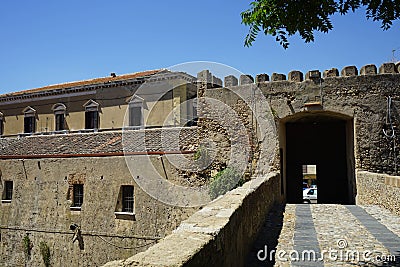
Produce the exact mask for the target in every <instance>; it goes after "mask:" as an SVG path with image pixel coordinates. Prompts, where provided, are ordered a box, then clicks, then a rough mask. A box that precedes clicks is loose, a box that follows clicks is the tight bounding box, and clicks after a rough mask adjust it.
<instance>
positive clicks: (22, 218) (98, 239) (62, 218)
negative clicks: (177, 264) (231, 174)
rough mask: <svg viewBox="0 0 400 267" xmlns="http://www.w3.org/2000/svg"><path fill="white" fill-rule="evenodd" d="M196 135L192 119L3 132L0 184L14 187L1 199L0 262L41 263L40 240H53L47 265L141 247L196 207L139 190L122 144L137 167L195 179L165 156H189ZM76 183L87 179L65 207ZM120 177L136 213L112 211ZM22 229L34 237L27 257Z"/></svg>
mask: <svg viewBox="0 0 400 267" xmlns="http://www.w3.org/2000/svg"><path fill="white" fill-rule="evenodd" d="M176 140H181V142H180V145H181V147H179V146H178V147H176V146H175V145H174V143H175V142H173V141H176ZM196 140H197V129H196V127H192V128H171V129H164V130H163V131H161V130H160V129H151V130H141V131H128V132H126V133H124V134H123V133H121V132H107V133H87V134H69V135H52V136H32V137H24V138H5V139H0V145H1V153H0V157H1V158H2V160H1V161H0V190H1V191H2V192H4V185H5V182H6V181H12V182H13V187H14V190H13V197H12V200H11V201H5V200H3V201H2V203H1V206H0V223H1V233H0V238H1V240H0V244H1V247H0V255H1V257H0V266H13V267H14V266H41V264H42V256H41V254H40V250H39V244H40V242H46V243H47V245H48V246H49V247H50V253H51V260H50V261H51V264H52V266H99V265H101V264H104V263H106V262H108V261H111V260H115V259H121V258H127V257H129V256H131V255H133V254H136V253H138V252H140V251H143V250H145V249H146V248H148V247H149V246H151V245H152V244H154V243H155V242H156V241H157V240H159V239H160V238H162V237H164V236H166V235H168V234H169V233H171V231H172V230H174V229H175V228H176V227H177V226H178V225H179V223H180V222H181V221H182V220H184V219H186V218H187V217H188V216H189V215H191V214H192V213H193V212H195V211H196V209H195V208H180V207H173V206H170V205H167V204H164V203H162V202H160V201H159V200H158V199H155V198H153V197H152V196H150V195H149V194H148V193H146V192H144V191H143V190H142V189H141V188H140V187H139V186H138V185H137V184H136V182H135V180H134V179H133V178H132V175H131V173H130V171H129V169H128V167H127V164H126V159H125V157H124V156H123V155H124V151H125V152H127V153H129V156H127V158H128V159H129V160H130V161H132V162H133V164H134V171H137V172H138V173H144V172H146V171H147V170H149V169H152V168H154V169H155V171H156V172H158V173H159V174H160V176H162V177H165V176H166V177H167V178H168V179H169V181H171V182H172V183H175V184H178V185H186V186H193V185H192V183H193V181H191V180H188V179H187V177H184V176H182V175H181V173H179V170H177V169H176V167H175V166H173V165H171V164H170V162H169V161H168V160H167V159H162V157H164V156H163V153H171V154H168V156H169V157H174V156H175V155H174V153H178V152H179V151H181V150H182V151H184V152H187V153H188V154H187V156H188V157H193V152H194V149H195V147H194V145H195V144H196ZM176 143H178V142H176ZM124 149H125V150H124ZM177 155H178V154H177ZM148 157H150V161H148V160H147V159H148ZM164 169H165V171H164ZM74 183H82V184H84V199H83V204H82V207H81V209H80V210H76V209H71V208H70V206H71V204H72V200H71V196H70V192H71V191H70V190H71V186H72V185H73V184H74ZM122 185H132V186H134V196H135V199H134V208H135V212H134V215H124V214H122V215H121V214H118V213H115V212H116V211H117V206H118V204H117V201H118V198H119V194H120V190H121V186H122ZM72 224H77V225H78V226H79V227H80V229H81V233H82V238H83V247H82V248H81V247H80V244H79V242H78V241H75V242H73V241H72V240H73V236H74V231H72V230H70V225H72ZM26 235H28V236H29V239H30V240H31V242H32V244H33V247H32V251H31V256H29V257H26V255H25V253H24V245H23V239H24V238H25V236H26Z"/></svg>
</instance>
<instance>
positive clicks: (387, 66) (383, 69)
mask: <svg viewBox="0 0 400 267" xmlns="http://www.w3.org/2000/svg"><path fill="white" fill-rule="evenodd" d="M386 73H397V69H396V65H395V64H394V63H383V64H382V65H381V66H380V67H379V74H386Z"/></svg>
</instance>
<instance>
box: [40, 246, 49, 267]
mask: <svg viewBox="0 0 400 267" xmlns="http://www.w3.org/2000/svg"><path fill="white" fill-rule="evenodd" d="M39 248H40V254H42V258H43V263H44V266H46V267H49V266H50V248H49V246H48V245H47V243H46V242H44V241H41V242H40V244H39Z"/></svg>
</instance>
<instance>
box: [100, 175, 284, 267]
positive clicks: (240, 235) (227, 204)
mask: <svg viewBox="0 0 400 267" xmlns="http://www.w3.org/2000/svg"><path fill="white" fill-rule="evenodd" d="M279 183H280V178H279V174H277V173H270V174H269V175H268V176H266V177H259V178H257V179H253V180H251V181H249V182H247V183H245V184H244V185H243V186H241V187H239V188H237V189H234V190H232V191H230V192H228V193H227V194H225V195H224V196H222V197H220V198H218V199H216V200H214V201H213V202H211V203H209V204H208V205H206V206H205V207H203V208H202V209H201V210H200V211H198V212H196V213H195V214H193V215H192V216H191V217H189V218H188V219H187V220H185V221H183V222H182V223H181V225H180V226H179V227H178V229H177V230H175V231H174V233H173V234H171V235H169V236H167V237H166V238H165V239H163V240H162V241H160V242H159V243H158V244H156V245H154V246H152V247H151V248H150V249H148V250H147V251H145V252H142V253H139V254H137V255H135V256H133V257H131V258H128V259H126V260H120V261H114V262H110V263H108V264H106V265H105V266H107V267H117V266H118V267H122V266H149V267H150V266H153V267H156V266H160V267H161V266H187V267H189V266H190V267H194V266H199V267H200V266H221V267H223V266H226V267H234V266H243V264H244V261H245V259H246V256H247V253H248V252H249V249H250V247H251V244H252V243H253V241H254V238H255V236H256V234H257V233H258V231H259V229H260V227H261V226H262V224H263V222H264V220H265V216H266V214H267V213H268V211H269V210H270V209H271V207H272V205H273V204H274V203H277V202H281V201H282V196H281V195H280V193H279V186H280V185H279Z"/></svg>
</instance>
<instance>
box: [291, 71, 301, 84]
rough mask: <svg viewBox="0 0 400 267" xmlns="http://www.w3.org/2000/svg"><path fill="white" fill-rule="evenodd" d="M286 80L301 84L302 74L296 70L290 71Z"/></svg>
mask: <svg viewBox="0 0 400 267" xmlns="http://www.w3.org/2000/svg"><path fill="white" fill-rule="evenodd" d="M288 80H289V81H291V82H302V81H303V73H302V72H301V71H298V70H292V71H291V72H289V74H288Z"/></svg>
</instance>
